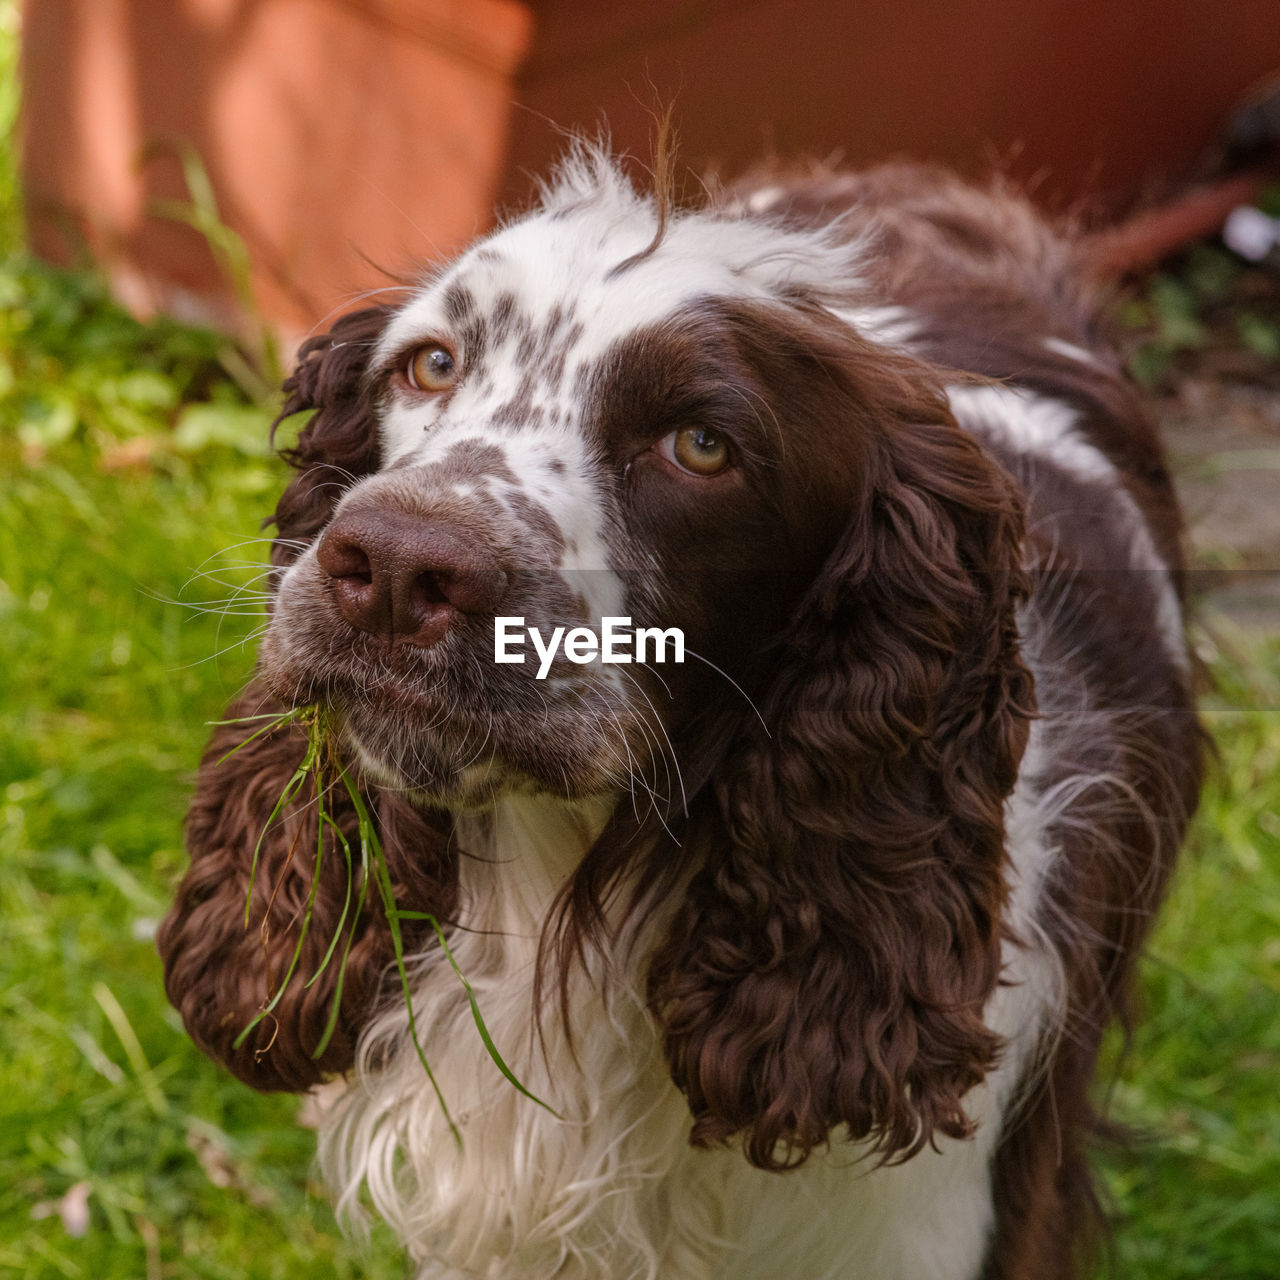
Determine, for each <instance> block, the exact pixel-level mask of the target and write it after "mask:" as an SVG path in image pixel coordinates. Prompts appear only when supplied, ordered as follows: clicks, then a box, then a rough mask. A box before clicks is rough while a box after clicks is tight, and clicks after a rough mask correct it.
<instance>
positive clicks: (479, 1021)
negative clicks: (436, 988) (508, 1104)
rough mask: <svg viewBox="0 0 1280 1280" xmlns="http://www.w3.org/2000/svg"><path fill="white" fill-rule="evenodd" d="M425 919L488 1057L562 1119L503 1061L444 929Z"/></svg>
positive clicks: (528, 1095) (517, 1086) (432, 918)
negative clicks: (464, 995)
mask: <svg viewBox="0 0 1280 1280" xmlns="http://www.w3.org/2000/svg"><path fill="white" fill-rule="evenodd" d="M426 919H428V920H429V921H430V922H431V927H432V928H433V929H434V930H435V932H436V937H437V938H439V939H440V947H441V949H442V950H443V951H444V955H445V959H446V960H448V962H449V967H450V968H451V969H452V970H453V971H454V973H456V974H457V975H458V981H459V982H461V983H462V988H463V990H464V991H465V992H466V993H467V1000H468V1001H469V1002H470V1005H471V1016H472V1018H474V1019H475V1024H476V1030H477V1031H479V1033H480V1039H481V1040H483V1041H484V1047H485V1048H486V1049H487V1050H488V1051H489V1057H491V1058H492V1059H493V1061H494V1065H495V1066H496V1067H497V1068H498V1070H499V1071H501V1072H502V1074H503V1075H504V1076H506V1078H507V1079H508V1080H509V1081H510V1082H511V1084H512V1085H513V1086H514V1087H515V1089H516V1090H517V1091H518V1092H519V1093H522V1094H524V1096H525V1097H526V1098H528V1099H529V1100H530V1101H531V1102H536V1103H537V1104H538V1106H540V1107H542V1108H544V1109H545V1110H547V1111H550V1112H551V1114H552V1115H553V1116H555V1118H556V1119H557V1120H563V1119H564V1116H562V1115H561V1114H560V1113H559V1112H558V1111H557V1110H556V1109H555V1108H554V1107H553V1106H550V1105H549V1104H548V1103H546V1102H544V1101H543V1100H542V1099H541V1098H539V1097H538V1095H537V1094H536V1093H533V1092H531V1091H530V1090H529V1089H527V1088H525V1086H524V1085H523V1084H521V1083H520V1081H519V1080H518V1079H517V1078H516V1076H515V1073H514V1072H513V1071H512V1070H511V1068H510V1067H508V1066H507V1064H506V1063H505V1062H504V1061H503V1058H502V1054H500V1053H499V1052H498V1046H497V1045H496V1044H494V1042H493V1037H492V1036H491V1035H490V1034H489V1028H488V1027H487V1026H485V1021H484V1018H483V1017H481V1016H480V1005H479V1004H478V1003H477V1002H476V993H475V992H474V991H473V990H472V988H471V983H469V982H468V981H467V977H466V974H464V973H463V972H462V970H461V969H459V968H458V962H457V961H456V960H455V959H454V958H453V952H452V951H451V950H450V949H449V943H448V941H447V940H446V938H445V936H444V930H443V929H441V927H440V922H439V921H438V920H437V919H436V918H435V916H431V915H428V916H427V917H426Z"/></svg>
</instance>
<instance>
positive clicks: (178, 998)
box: [157, 686, 453, 1091]
mask: <svg viewBox="0 0 1280 1280" xmlns="http://www.w3.org/2000/svg"><path fill="white" fill-rule="evenodd" d="M279 710H280V707H279V706H278V705H277V704H274V703H273V702H272V701H271V699H270V696H269V695H267V694H265V693H264V692H263V691H262V690H261V689H260V688H258V687H256V686H251V687H250V689H249V690H248V691H247V692H246V693H245V694H244V695H242V696H241V697H240V698H239V699H237V701H236V702H235V703H233V704H232V706H231V708H230V709H229V715H228V719H231V718H234V717H238V716H239V717H248V716H254V715H259V714H271V713H273V712H278V711H279ZM256 727H257V726H256V725H255V723H253V722H248V723H240V724H225V725H220V726H218V728H217V729H216V730H215V732H214V734H213V737H212V739H211V740H210V742H209V745H208V747H207V749H206V751H205V755H204V758H203V760H202V761H201V764H200V772H199V775H198V779H197V785H196V796H195V800H194V802H193V803H192V806H191V810H190V812H189V814H188V815H187V848H188V851H189V852H190V855H191V864H190V866H189V868H188V869H187V873H186V875H185V877H184V878H183V880H182V883H181V885H180V886H179V888H178V893H177V898H176V900H175V902H174V905H173V907H172V909H171V910H170V912H169V914H168V915H167V916H166V917H165V919H164V921H163V923H162V924H161V926H160V930H159V933H158V935H157V945H158V947H159V950H160V955H161V958H162V960H163V961H164V969H165V990H166V992H167V993H168V996H169V999H170V1001H172V1003H173V1005H174V1007H175V1008H176V1009H177V1010H178V1011H179V1013H181V1014H182V1020H183V1023H184V1024H185V1025H186V1028H187V1031H188V1033H189V1034H190V1035H191V1038H192V1039H193V1040H194V1041H195V1042H196V1043H197V1044H198V1045H199V1046H200V1047H201V1048H202V1049H203V1050H204V1051H205V1052H206V1053H207V1054H209V1055H210V1057H212V1058H214V1059H216V1060H217V1061H219V1062H222V1063H224V1064H225V1065H226V1066H228V1067H229V1068H230V1069H231V1070H232V1071H233V1072H234V1073H235V1075H237V1076H238V1077H239V1078H240V1079H241V1080H243V1081H244V1082H245V1083H246V1084H249V1085H252V1086H253V1087H254V1088H255V1089H263V1090H276V1089H286V1090H299V1091H300V1090H303V1089H307V1088H309V1087H310V1086H311V1085H313V1084H315V1083H317V1082H318V1081H320V1080H322V1079H323V1078H324V1076H325V1075H326V1074H328V1073H331V1072H336V1071H344V1070H346V1069H347V1068H348V1067H350V1066H351V1065H352V1061H353V1057H354V1052H355V1044H356V1040H357V1037H358V1035H359V1031H360V1029H361V1027H362V1026H363V1024H364V1022H365V1021H366V1020H367V1019H368V1018H369V1017H370V1016H371V1015H372V1014H373V1013H374V1012H375V1010H376V1008H377V1006H378V1002H379V989H380V986H381V984H382V981H383V978H384V975H385V974H386V972H387V969H388V966H389V965H390V964H391V962H392V959H393V951H392V944H391V937H390V931H389V929H388V927H387V922H386V919H385V916H384V910H383V906H382V903H381V900H380V898H379V895H378V892H377V889H376V887H375V886H373V885H370V886H369V887H368V892H367V894H366V896H365V902H364V906H363V909H362V910H361V911H360V912H359V913H357V910H356V905H357V901H358V899H359V895H360V888H361V880H362V871H361V866H360V844H359V839H358V833H357V817H356V813H355V811H354V808H353V806H352V804H351V801H350V799H349V797H348V796H347V794H346V791H345V788H344V787H343V786H342V784H341V783H340V782H337V784H336V785H334V786H332V787H330V788H329V789H328V790H327V792H326V796H325V809H326V812H327V813H328V814H329V816H330V817H331V818H332V819H333V820H334V822H335V823H336V824H337V826H338V827H339V828H340V829H341V830H342V832H343V834H344V836H345V837H346V839H347V841H348V842H349V846H350V849H351V856H352V861H353V863H354V867H353V873H352V876H351V879H350V880H349V879H348V873H347V861H346V857H345V855H344V852H343V849H342V846H341V841H339V840H338V839H337V837H336V836H335V835H334V833H333V831H332V829H331V828H329V829H327V831H326V835H325V838H324V843H323V845H322V846H319V848H320V853H319V867H320V874H319V877H318V880H316V876H315V873H316V866H317V848H318V845H317V836H318V832H317V829H316V828H317V822H318V812H319V806H318V805H317V803H316V796H315V789H314V786H313V785H312V784H311V783H310V782H309V783H308V784H307V786H306V787H304V788H303V790H302V791H301V792H300V793H299V795H298V796H297V798H296V800H295V801H294V802H293V803H292V804H291V805H289V806H288V807H287V809H286V810H285V811H284V812H283V813H281V814H280V815H279V816H277V817H276V818H275V820H274V821H272V820H271V819H272V813H273V810H274V809H275V807H276V805H277V802H278V801H279V799H280V797H281V794H282V793H283V792H284V790H285V787H286V784H287V783H288V781H289V779H290V777H291V776H292V775H293V773H294V771H295V770H296V769H297V767H298V765H299V763H300V761H301V760H302V758H303V756H304V754H305V752H306V748H307V738H306V734H305V732H303V730H301V729H300V728H298V727H297V726H296V725H292V724H291V725H285V726H283V727H281V728H279V729H277V730H275V731H273V732H270V733H265V734H263V735H262V736H260V737H257V738H254V739H253V740H252V741H250V742H248V743H247V744H246V745H243V746H242V745H241V744H242V743H245V740H246V739H247V738H249V736H250V735H251V734H252V733H253V732H254V729H255V728H256ZM237 747H238V748H239V750H234V749H235V748H237ZM233 750H234V754H232V755H227V753H228V752H232V751H233ZM363 790H364V794H365V795H366V797H367V799H368V805H369V808H370V809H371V810H372V811H373V814H374V816H375V821H376V824H377V827H378V832H379V837H380V842H381V845H382V848H383V851H384V853H385V856H386V859H387V865H388V868H389V870H390V872H391V877H392V883H393V886H394V888H395V891H396V898H397V900H398V902H399V903H400V904H401V905H406V904H409V903H412V904H414V905H415V906H418V905H422V906H424V907H426V908H428V909H431V910H434V911H438V912H444V913H447V912H448V911H449V910H450V906H451V903H452V895H453V877H452V875H451V873H450V871H449V869H448V865H447V857H448V855H447V837H446V834H445V833H444V832H443V831H442V830H440V829H439V828H438V827H437V826H436V825H435V822H434V820H433V818H432V817H431V815H429V814H426V813H423V812H421V811H419V810H417V809H415V808H414V807H413V806H412V805H410V804H409V803H408V802H407V801H405V800H404V799H402V798H401V797H399V796H397V795H395V794H392V793H389V792H379V791H377V790H376V788H370V787H367V786H366V787H365V788H363ZM255 850H256V867H255V865H254V863H255ZM366 856H368V851H366ZM251 882H252V893H250V884H251ZM313 889H314V898H312V891H313ZM246 913H247V915H248V920H247V923H246ZM304 926H305V936H303V935H304ZM402 927H403V930H404V935H405V937H404V941H405V945H406V947H407V948H409V949H411V950H420V949H421V947H422V945H423V944H424V943H425V941H426V937H425V936H419V935H426V934H429V932H430V929H429V926H425V927H424V925H423V924H422V923H421V922H412V921H406V922H405V923H404V925H403V926H402ZM349 937H350V938H351V939H352V942H351V949H350V952H349V954H346V953H345V948H346V946H347V941H348V938H349ZM300 938H302V947H301V951H300V953H299V955H298V960H297V963H296V966H294V968H293V973H292V975H291V976H290V975H289V969H290V965H291V963H292V961H293V957H294V953H295V951H296V950H297V948H298V943H299V939H300ZM335 938H336V939H337V941H336V944H335V943H334V940H335ZM331 945H332V947H333V950H332V954H331V955H330V956H329V959H328V962H327V964H325V963H323V962H324V960H325V955H326V953H327V952H328V951H329V948H330V947H331ZM317 973H319V974H320V976H319V977H318V978H316V977H315V975H316V974H317ZM286 977H287V981H286ZM340 977H341V980H342V981H341V1008H340V1010H339V1014H338V1017H337V1022H336V1025H335V1027H334V1029H333V1031H332V1034H331V1038H330V1039H329V1041H328V1044H327V1046H326V1047H325V1049H324V1051H323V1052H322V1053H319V1054H318V1056H317V1049H318V1047H319V1046H320V1044H321V1041H322V1038H323V1036H324V1033H325V1029H326V1027H327V1025H328V1023H329V1018H330V1013H331V1011H332V1008H333V1002H334V999H335V997H336V996H337V994H338V985H339V978H340ZM282 986H283V988H284V990H283V994H282V995H281V996H280V998H279V1000H278V1001H276V1003H275V1004H274V1005H273V1007H272V1008H271V1011H270V1013H268V1014H267V1015H266V1016H265V1017H263V1018H262V1019H261V1020H260V1021H259V1022H258V1023H257V1025H256V1026H254V1028H253V1030H252V1031H251V1032H250V1033H249V1035H248V1036H247V1037H246V1038H245V1039H244V1042H243V1043H242V1044H241V1045H239V1047H237V1046H236V1041H237V1040H238V1039H239V1038H240V1036H241V1033H242V1032H243V1031H244V1030H245V1029H246V1028H247V1027H249V1025H250V1024H251V1023H252V1022H253V1021H254V1019H255V1018H256V1017H257V1015H258V1014H259V1013H260V1012H261V1011H262V1010H263V1009H265V1008H266V1007H267V1006H268V1005H269V1004H271V1002H272V999H273V997H275V996H276V995H277V993H278V992H279V991H280V988H281V987H282Z"/></svg>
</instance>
